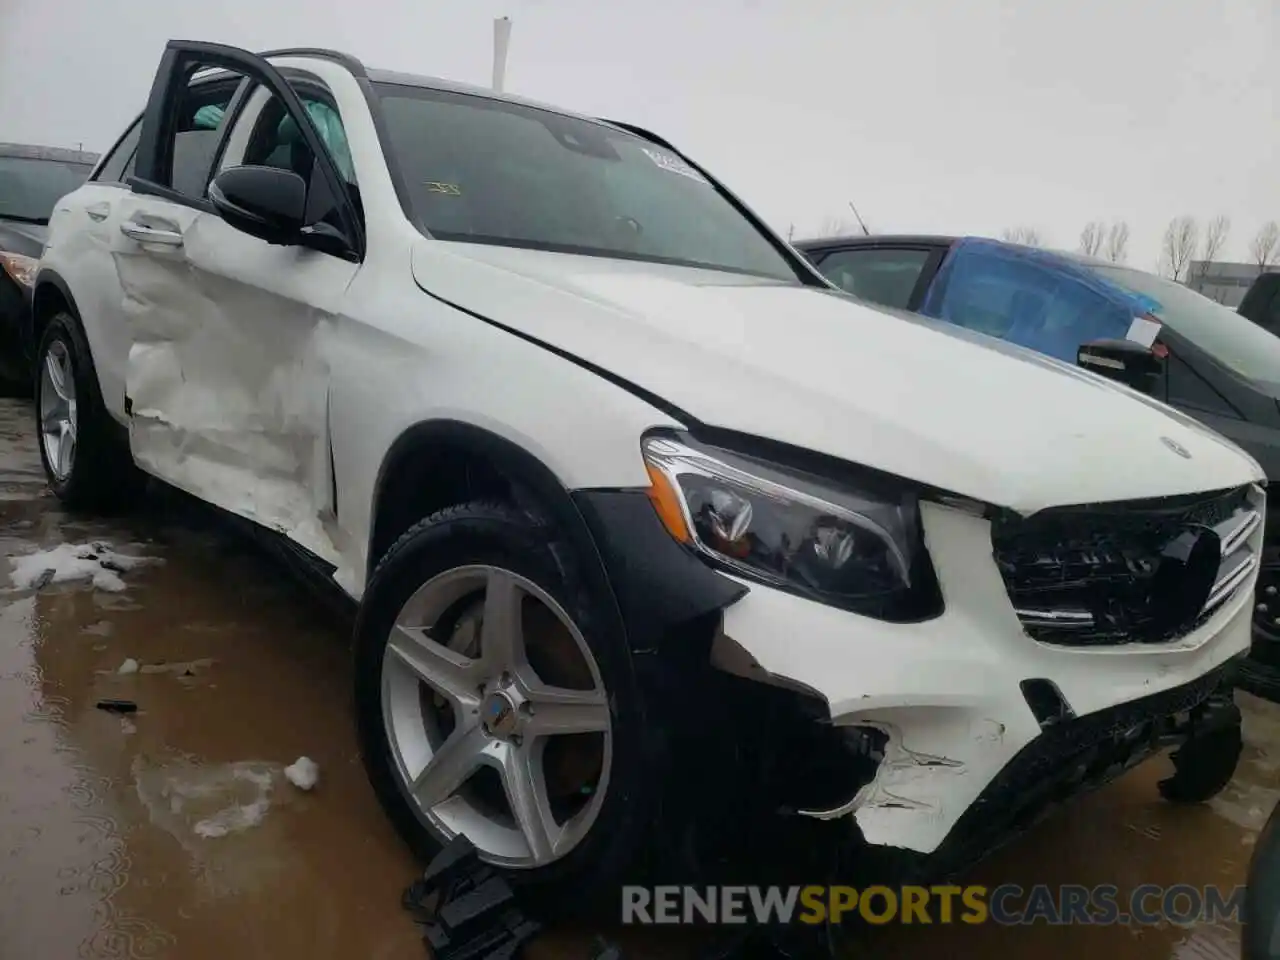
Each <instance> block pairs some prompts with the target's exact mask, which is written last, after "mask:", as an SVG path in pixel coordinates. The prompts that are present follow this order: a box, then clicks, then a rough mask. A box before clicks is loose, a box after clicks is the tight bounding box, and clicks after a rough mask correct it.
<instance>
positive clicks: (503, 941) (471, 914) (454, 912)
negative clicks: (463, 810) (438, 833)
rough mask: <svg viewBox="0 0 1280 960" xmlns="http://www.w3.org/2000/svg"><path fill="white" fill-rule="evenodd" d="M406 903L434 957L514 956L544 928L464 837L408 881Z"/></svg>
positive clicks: (497, 959) (496, 959)
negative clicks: (410, 881)
mask: <svg viewBox="0 0 1280 960" xmlns="http://www.w3.org/2000/svg"><path fill="white" fill-rule="evenodd" d="M403 904H404V907H405V909H406V910H408V911H409V912H410V913H411V914H412V915H413V917H414V920H415V921H417V923H418V925H419V927H420V928H421V929H422V937H423V940H425V941H426V944H427V946H428V947H429V948H430V949H431V955H432V957H434V958H435V960H515V958H518V957H519V956H520V955H521V951H522V950H523V948H524V945H525V944H526V943H528V942H529V941H530V940H531V939H533V937H535V936H537V934H538V932H539V931H540V930H541V929H542V927H541V925H540V924H539V923H538V922H537V921H536V920H533V919H531V918H529V917H528V916H526V915H525V913H524V911H523V910H521V909H520V905H519V904H518V903H517V902H516V897H515V893H514V892H513V891H512V889H511V886H510V885H509V884H508V883H507V882H506V881H505V880H503V879H502V877H500V876H498V874H497V873H495V872H494V871H493V869H492V868H490V867H488V866H486V865H485V864H484V863H483V862H481V860H480V858H479V857H478V856H477V855H476V850H475V847H474V846H472V844H471V842H470V841H469V840H468V839H467V838H466V837H463V836H458V837H456V838H454V839H453V840H452V841H451V842H450V843H449V844H448V845H447V846H446V847H445V848H444V849H443V850H441V851H440V853H439V854H437V855H436V858H435V859H434V860H432V861H431V864H430V865H429V866H428V867H427V870H426V872H425V873H424V874H423V875H422V877H421V879H419V880H415V881H414V882H413V883H412V884H410V885H409V888H408V889H407V890H405V892H404V898H403Z"/></svg>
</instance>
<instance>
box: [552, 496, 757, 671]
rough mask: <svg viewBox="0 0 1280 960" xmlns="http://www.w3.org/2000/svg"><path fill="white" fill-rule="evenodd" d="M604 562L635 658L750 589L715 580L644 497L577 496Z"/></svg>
mask: <svg viewBox="0 0 1280 960" xmlns="http://www.w3.org/2000/svg"><path fill="white" fill-rule="evenodd" d="M573 497H574V500H575V501H576V503H577V505H578V509H579V510H580V511H581V512H582V515H583V518H584V519H585V520H586V522H587V526H588V528H589V529H590V530H591V535H592V537H593V539H594V540H595V542H596V548H597V549H598V550H599V551H600V556H601V558H602V560H603V561H604V565H605V571H606V573H607V575H608V578H609V583H610V585H611V586H612V588H613V592H614V595H615V597H616V598H617V601H618V606H619V609H620V610H621V613H622V620H623V623H624V624H625V625H626V631H627V638H628V642H629V643H630V645H631V649H632V650H633V651H639V650H648V649H653V648H654V647H655V646H657V645H659V644H660V643H661V641H662V639H663V638H664V637H667V636H670V635H672V634H673V633H674V632H678V630H679V629H680V627H681V626H682V625H685V624H689V623H692V622H696V621H699V620H702V619H703V618H705V617H708V616H710V615H713V614H716V613H718V612H719V611H720V610H723V609H724V608H725V607H728V606H729V605H731V604H733V603H736V602H737V601H738V600H740V599H741V598H742V597H743V596H744V595H745V594H746V593H747V588H746V587H744V586H742V585H741V584H739V583H736V582H734V581H733V580H730V579H729V578H728V577H725V576H723V575H721V574H719V573H716V572H715V571H714V570H712V569H711V568H710V567H708V566H707V565H706V564H704V563H702V562H701V561H699V560H698V558H697V557H695V556H693V554H692V553H690V552H689V551H688V550H686V549H685V548H684V547H683V546H681V545H680V544H679V543H677V542H676V541H675V540H673V539H672V538H671V535H670V534H669V533H667V531H666V528H665V527H663V525H662V521H661V520H659V518H658V514H657V512H656V511H655V510H654V508H653V504H652V503H650V501H649V497H648V495H647V494H646V493H645V492H644V491H642V490H579V491H577V492H576V493H574V495H573Z"/></svg>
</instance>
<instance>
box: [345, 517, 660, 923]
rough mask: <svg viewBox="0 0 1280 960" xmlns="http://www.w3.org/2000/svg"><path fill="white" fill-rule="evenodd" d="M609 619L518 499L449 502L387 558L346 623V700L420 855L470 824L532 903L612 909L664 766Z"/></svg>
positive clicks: (378, 779) (372, 772)
mask: <svg viewBox="0 0 1280 960" xmlns="http://www.w3.org/2000/svg"><path fill="white" fill-rule="evenodd" d="M615 621H616V615H614V616H613V617H611V616H610V610H609V606H608V604H607V603H606V602H605V598H603V597H598V596H594V595H593V594H592V591H591V589H590V588H589V587H588V585H587V581H586V580H585V579H584V578H583V577H582V576H581V575H580V574H579V572H578V570H577V566H576V559H575V558H574V556H573V553H572V550H571V548H570V547H569V546H568V544H566V543H565V542H563V540H562V539H561V538H559V537H558V536H557V535H556V532H555V530H554V528H552V527H551V526H549V525H548V524H547V523H546V522H545V521H543V520H540V519H538V518H535V517H532V516H530V515H529V514H527V513H525V512H523V511H521V510H518V509H516V508H515V507H511V506H507V505H504V504H482V503H474V504H466V505H462V506H455V507H450V508H448V509H446V510H442V511H440V512H438V513H436V514H434V515H432V516H431V517H428V518H427V519H426V520H423V521H422V522H421V523H419V524H417V525H416V526H414V527H413V528H411V529H410V530H409V531H408V532H407V533H405V534H404V535H403V536H402V537H401V538H400V539H399V541H397V543H396V544H395V545H394V546H393V547H392V548H391V549H390V550H389V551H388V552H387V554H386V555H385V556H384V557H383V558H382V560H381V562H380V563H379V564H378V567H377V569H376V570H375V571H374V574H373V576H372V577H371V579H370V583H369V587H368V589H367V591H366V593H365V595H364V598H363V601H362V604H361V611H360V616H359V620H358V623H357V626H356V637H355V707H356V713H357V721H358V726H359V736H360V744H361V749H362V754H363V757H364V762H365V767H366V770H367V772H368V775H369V779H370V781H371V782H372V784H373V787H374V790H375V792H376V793H377V795H378V798H379V800H380V801H381V803H382V805H383V808H384V809H385V811H386V813H387V815H388V816H389V818H390V819H391V821H392V823H393V824H394V825H395V827H396V829H397V830H398V831H399V833H400V834H401V836H402V837H403V838H404V840H405V841H406V842H407V843H408V845H409V846H410V848H411V849H412V850H413V851H414V853H415V854H416V855H417V856H418V857H420V858H421V859H422V860H424V861H426V860H429V859H430V858H431V857H432V856H433V855H434V854H435V853H437V852H438V851H439V850H440V849H441V847H442V845H443V844H444V843H446V842H447V841H448V840H449V839H451V838H452V837H453V836H456V835H457V834H459V833H461V834H465V835H466V836H467V837H468V839H470V840H471V842H472V843H473V844H474V845H475V847H476V849H477V851H478V853H479V854H480V856H481V859H483V860H484V861H486V862H488V863H490V864H492V865H494V866H495V867H497V868H499V869H502V870H503V871H504V873H505V875H506V876H507V878H508V879H509V880H510V881H511V882H512V883H514V884H518V885H520V886H522V887H523V888H525V890H526V892H527V893H528V895H529V896H530V897H531V898H532V900H533V902H534V904H535V905H537V906H541V907H542V908H543V912H545V913H554V914H564V913H584V912H589V911H591V910H592V909H595V908H599V907H603V906H605V904H606V903H607V902H608V899H609V898H610V897H612V909H613V910H614V911H616V910H617V904H618V903H619V901H618V899H617V887H618V885H619V884H620V883H622V882H625V878H626V877H627V875H628V874H630V873H631V872H632V870H633V868H635V867H636V866H637V865H638V861H639V859H640V851H641V850H643V849H644V844H645V839H646V837H647V835H648V825H649V824H650V823H651V822H652V821H653V820H654V819H656V812H655V811H656V802H657V799H656V798H657V796H658V787H659V785H660V782H661V776H660V774H659V771H657V770H656V769H655V766H654V763H653V762H652V759H651V756H650V754H651V751H650V750H649V749H648V747H647V745H646V731H645V725H644V724H643V722H642V719H641V718H642V716H643V710H642V707H641V701H640V697H639V693H638V690H637V687H636V684H635V680H634V676H633V673H632V670H631V662H630V654H629V652H628V650H627V647H626V644H625V642H624V638H623V637H622V636H621V634H620V632H619V630H618V627H617V626H616V625H615Z"/></svg>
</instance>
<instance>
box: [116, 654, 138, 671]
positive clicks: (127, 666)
mask: <svg viewBox="0 0 1280 960" xmlns="http://www.w3.org/2000/svg"><path fill="white" fill-rule="evenodd" d="M137 672H138V661H137V660H135V659H133V657H130V658H129V659H128V660H126V661H125V662H124V663H122V664H120V668H119V669H118V670H116V673H122V674H123V673H137Z"/></svg>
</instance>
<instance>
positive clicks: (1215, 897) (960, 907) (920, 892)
mask: <svg viewBox="0 0 1280 960" xmlns="http://www.w3.org/2000/svg"><path fill="white" fill-rule="evenodd" d="M1243 904H1244V888H1243V887H1233V888H1228V889H1224V888H1221V887H1215V886H1207V887H1195V886H1191V885H1190V884H1177V885H1174V886H1159V885H1157V884H1143V885H1141V886H1138V887H1135V888H1134V889H1133V890H1131V891H1129V892H1128V893H1122V892H1121V890H1120V888H1119V887H1117V886H1115V885H1114V884H1103V885H1100V886H1095V887H1086V886H1082V885H1079V884H1063V885H1061V886H1053V887H1051V886H1048V885H1045V884H1040V885H1037V886H1034V887H1031V888H1030V889H1025V888H1023V887H1021V886H1018V885H1017V884H1003V885H1001V886H998V887H984V886H964V887H961V886H932V887H923V886H903V887H885V886H873V887H866V888H863V889H859V888H857V887H845V886H819V885H813V886H804V887H745V886H742V887H730V886H725V887H679V886H666V887H664V886H657V887H638V886H629V887H623V888H622V922H623V923H624V924H706V923H712V924H725V923H729V924H745V923H749V924H762V925H763V924H787V923H809V924H822V923H842V922H844V921H854V920H861V921H865V922H867V923H873V924H887V923H911V924H932V923H942V924H946V923H965V924H981V923H997V924H1002V925H1009V926H1011V925H1016V924H1034V923H1045V924H1048V925H1051V926H1075V925H1083V926H1110V925H1116V924H1125V925H1139V926H1155V925H1157V924H1163V923H1172V924H1191V923H1201V922H1205V923H1216V922H1219V921H1233V922H1238V921H1239V919H1240V913H1241V908H1242V907H1243Z"/></svg>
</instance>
